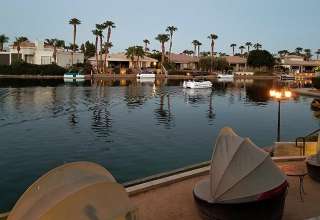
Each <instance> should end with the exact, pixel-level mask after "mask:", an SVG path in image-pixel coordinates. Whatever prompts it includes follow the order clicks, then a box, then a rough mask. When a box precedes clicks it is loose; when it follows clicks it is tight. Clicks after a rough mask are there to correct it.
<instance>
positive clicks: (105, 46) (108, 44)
mask: <svg viewBox="0 0 320 220" xmlns="http://www.w3.org/2000/svg"><path fill="white" fill-rule="evenodd" d="M111 47H113V44H112V42H109V43H108V42H105V43H104V51H105V67H108V64H107V57H108V54H109V51H110V48H111ZM107 51H108V52H107Z"/></svg>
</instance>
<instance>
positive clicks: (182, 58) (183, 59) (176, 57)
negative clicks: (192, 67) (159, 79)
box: [166, 53, 199, 64]
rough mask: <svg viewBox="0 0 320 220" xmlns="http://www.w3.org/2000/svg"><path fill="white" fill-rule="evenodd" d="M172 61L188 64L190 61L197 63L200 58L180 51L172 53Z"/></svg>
mask: <svg viewBox="0 0 320 220" xmlns="http://www.w3.org/2000/svg"><path fill="white" fill-rule="evenodd" d="M166 56H167V57H169V54H167V55H166ZM171 61H172V62H174V63H184V64H188V63H196V62H198V61H199V60H198V58H197V57H193V56H190V55H186V54H183V53H180V54H175V53H171Z"/></svg>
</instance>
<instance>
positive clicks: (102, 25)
mask: <svg viewBox="0 0 320 220" xmlns="http://www.w3.org/2000/svg"><path fill="white" fill-rule="evenodd" d="M96 29H97V30H99V39H100V62H99V67H100V71H101V72H103V66H104V65H103V58H102V52H103V50H102V48H103V31H104V29H105V25H104V24H96Z"/></svg>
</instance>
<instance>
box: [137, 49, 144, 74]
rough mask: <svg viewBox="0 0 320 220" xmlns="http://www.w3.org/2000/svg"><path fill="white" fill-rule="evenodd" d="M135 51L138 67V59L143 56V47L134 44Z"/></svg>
mask: <svg viewBox="0 0 320 220" xmlns="http://www.w3.org/2000/svg"><path fill="white" fill-rule="evenodd" d="M135 52H136V57H137V63H138V67H139V69H140V62H139V61H140V58H143V57H144V55H145V52H144V49H143V47H142V46H136V49H135Z"/></svg>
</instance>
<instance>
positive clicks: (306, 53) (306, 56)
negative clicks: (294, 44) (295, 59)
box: [304, 49, 312, 60]
mask: <svg viewBox="0 0 320 220" xmlns="http://www.w3.org/2000/svg"><path fill="white" fill-rule="evenodd" d="M304 53H305V54H304V56H305V58H306V60H310V58H311V57H312V54H311V49H304Z"/></svg>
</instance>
